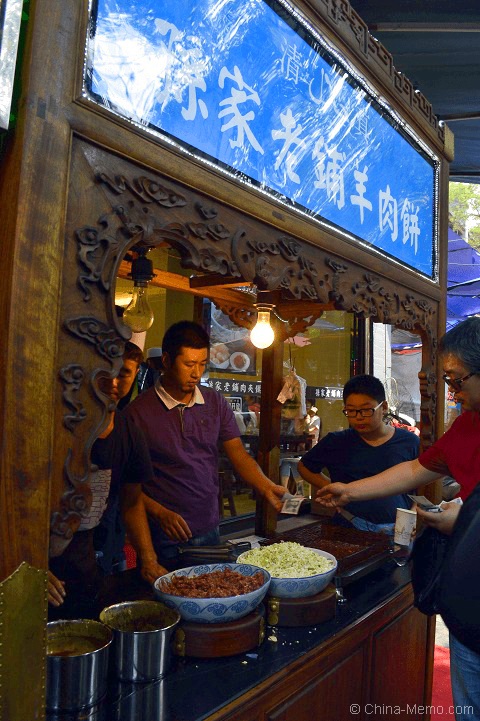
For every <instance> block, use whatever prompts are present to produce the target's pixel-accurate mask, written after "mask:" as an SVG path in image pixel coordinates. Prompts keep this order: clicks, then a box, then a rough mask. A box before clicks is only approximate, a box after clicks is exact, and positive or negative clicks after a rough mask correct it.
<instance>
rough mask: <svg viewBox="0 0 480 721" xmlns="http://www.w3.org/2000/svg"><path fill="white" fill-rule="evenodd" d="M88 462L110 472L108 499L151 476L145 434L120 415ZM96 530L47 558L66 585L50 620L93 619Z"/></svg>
mask: <svg viewBox="0 0 480 721" xmlns="http://www.w3.org/2000/svg"><path fill="white" fill-rule="evenodd" d="M91 463H92V466H96V467H97V468H98V469H102V470H108V469H111V470H112V480H111V485H110V495H109V499H112V498H115V497H118V494H119V491H120V488H121V486H122V485H123V484H125V483H142V482H144V481H148V480H151V479H152V476H153V471H152V464H151V461H150V454H149V452H148V447H147V444H146V441H145V438H144V435H143V433H142V431H141V430H140V429H139V428H138V427H137V426H135V424H134V423H133V422H132V421H131V419H129V418H127V417H126V416H124V415H123V413H115V418H114V427H113V430H112V432H111V433H110V434H109V435H108V436H107V437H106V438H97V440H96V441H95V443H94V444H93V447H92V452H91ZM92 470H94V469H93V468H92ZM97 528H98V527H97ZM96 530H97V529H96V528H91V529H88V530H84V531H77V532H76V533H74V534H73V538H72V540H71V541H70V543H69V544H68V546H67V547H66V549H65V550H64V552H63V553H62V554H61V556H57V557H55V558H51V559H50V564H49V566H50V570H51V571H52V572H53V573H54V574H55V575H56V576H57V578H59V579H60V580H62V581H65V582H66V584H67V598H66V601H65V603H64V604H63V605H62V606H60V608H59V609H54V608H53V607H50V608H49V618H50V619H53V618H81V617H85V618H95V617H96V614H97V612H98V609H97V608H96V606H95V597H96V594H97V592H98V590H99V588H100V584H101V580H102V579H101V576H102V574H101V573H100V569H99V567H98V565H97V562H96V558H95V548H94V541H93V537H94V532H95V531H96Z"/></svg>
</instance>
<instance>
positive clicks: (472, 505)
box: [439, 484, 480, 653]
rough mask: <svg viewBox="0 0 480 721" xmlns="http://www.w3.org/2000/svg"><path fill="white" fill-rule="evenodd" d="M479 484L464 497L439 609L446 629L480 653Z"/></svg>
mask: <svg viewBox="0 0 480 721" xmlns="http://www.w3.org/2000/svg"><path fill="white" fill-rule="evenodd" d="M479 549H480V484H479V485H477V487H476V488H475V489H474V490H473V491H472V493H471V494H470V496H469V497H468V498H467V499H466V500H465V502H464V504H463V506H462V508H461V509H460V513H459V515H458V518H457V522H456V524H455V528H454V531H453V534H452V536H451V539H450V543H449V550H448V552H447V557H446V559H445V563H444V566H443V570H442V575H441V581H440V593H439V611H440V614H441V616H442V618H443V620H444V621H445V624H446V626H447V628H448V629H449V630H450V631H451V632H452V633H453V635H454V636H455V637H456V638H457V639H458V640H459V641H460V643H463V644H464V645H465V646H467V647H468V648H470V649H472V651H475V652H476V653H480V553H479Z"/></svg>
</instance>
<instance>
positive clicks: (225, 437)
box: [218, 394, 240, 443]
mask: <svg viewBox="0 0 480 721" xmlns="http://www.w3.org/2000/svg"><path fill="white" fill-rule="evenodd" d="M218 398H219V405H220V407H219V411H220V433H219V440H220V441H221V442H222V443H223V442H224V441H231V440H232V438H240V430H239V428H238V424H237V421H236V420H235V414H234V412H233V411H232V408H231V406H230V404H229V403H227V401H226V400H225V398H224V397H223V396H222V395H220V394H218Z"/></svg>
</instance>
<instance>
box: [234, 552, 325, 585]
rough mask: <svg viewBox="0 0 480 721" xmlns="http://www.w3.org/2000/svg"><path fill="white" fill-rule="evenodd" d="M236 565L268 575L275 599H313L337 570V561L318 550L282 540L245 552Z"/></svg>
mask: <svg viewBox="0 0 480 721" xmlns="http://www.w3.org/2000/svg"><path fill="white" fill-rule="evenodd" d="M237 563H251V564H253V565H255V566H259V567H260V568H265V570H267V571H268V572H269V573H270V576H271V581H270V587H269V589H268V594H269V595H270V596H275V597H276V598H304V597H307V596H315V595H316V594H317V593H320V592H321V591H323V590H324V589H325V588H326V586H328V584H329V583H330V581H331V580H332V578H333V576H334V575H335V572H336V570H337V559H336V558H335V556H332V554H331V553H327V552H326V551H321V550H320V549H318V548H306V547H305V546H302V545H301V544H300V543H294V542H291V541H282V542H280V543H272V544H271V545H269V546H262V547H261V548H254V549H252V550H251V551H245V553H242V554H241V555H240V556H239V557H238V558H237Z"/></svg>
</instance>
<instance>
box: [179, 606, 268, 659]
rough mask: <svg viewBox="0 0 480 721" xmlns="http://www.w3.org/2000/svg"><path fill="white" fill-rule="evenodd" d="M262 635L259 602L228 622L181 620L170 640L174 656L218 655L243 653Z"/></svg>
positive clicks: (263, 619) (261, 617)
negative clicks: (236, 619) (244, 614)
mask: <svg viewBox="0 0 480 721" xmlns="http://www.w3.org/2000/svg"><path fill="white" fill-rule="evenodd" d="M264 638H265V609H264V607H263V605H260V606H259V608H257V609H255V611H253V613H250V614H249V615H248V616H245V617H244V618H240V619H239V620H238V621H230V622H229V623H192V622H191V621H182V622H181V623H180V625H179V626H178V628H177V630H176V633H175V639H174V643H173V652H174V654H175V655H176V656H196V657H197V658H219V657H221V656H234V655H235V654H237V653H245V652H246V651H251V650H252V649H253V648H256V647H257V646H260V644H261V643H262V641H263V639H264Z"/></svg>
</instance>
